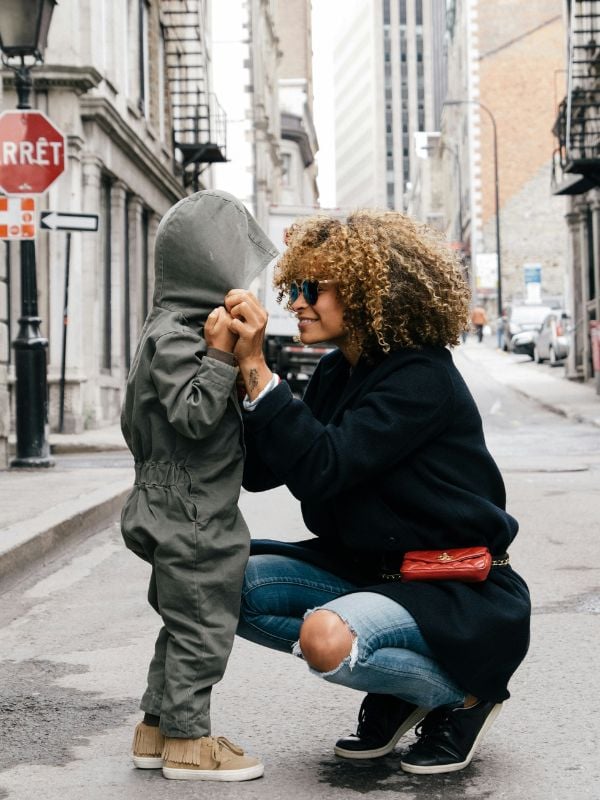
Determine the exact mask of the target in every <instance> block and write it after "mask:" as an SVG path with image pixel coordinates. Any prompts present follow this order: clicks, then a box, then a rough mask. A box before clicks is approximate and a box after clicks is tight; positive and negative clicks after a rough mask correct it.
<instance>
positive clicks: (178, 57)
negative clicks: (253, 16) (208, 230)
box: [161, 0, 227, 191]
mask: <svg viewBox="0 0 600 800" xmlns="http://www.w3.org/2000/svg"><path fill="white" fill-rule="evenodd" d="M201 2H202V0H162V3H161V17H162V24H163V31H164V41H165V59H166V69H167V80H168V84H169V94H170V97H171V109H172V122H173V144H174V147H175V148H176V149H177V150H179V153H180V155H181V166H182V168H183V180H184V185H185V186H190V185H192V187H193V190H194V191H197V190H198V189H199V188H200V185H199V177H200V175H201V174H202V172H203V171H204V170H205V169H206V168H207V167H208V166H209V165H210V164H214V163H216V162H223V161H227V157H226V136H227V117H226V115H225V112H224V111H223V109H222V108H221V106H220V105H219V103H218V101H217V98H216V96H215V95H214V94H213V93H212V92H209V91H208V85H207V83H208V65H207V56H206V45H205V39H204V31H203V30H202V29H201V8H200V6H201Z"/></svg>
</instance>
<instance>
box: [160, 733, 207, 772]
mask: <svg viewBox="0 0 600 800" xmlns="http://www.w3.org/2000/svg"><path fill="white" fill-rule="evenodd" d="M201 741H202V739H172V738H171V737H169V736H167V737H166V739H165V746H164V749H163V754H162V755H163V761H164V762H165V763H166V762H167V761H169V762H171V763H172V764H193V765H194V766H195V767H199V766H201V764H200V753H201V747H200V742H201Z"/></svg>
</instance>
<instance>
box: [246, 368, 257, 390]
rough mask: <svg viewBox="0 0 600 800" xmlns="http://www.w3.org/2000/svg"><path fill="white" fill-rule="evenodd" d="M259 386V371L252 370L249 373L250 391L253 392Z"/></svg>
mask: <svg viewBox="0 0 600 800" xmlns="http://www.w3.org/2000/svg"><path fill="white" fill-rule="evenodd" d="M257 386H258V370H257V369H251V370H250V372H249V373H248V390H249V391H250V392H253V391H254V390H255V389H256V388H257Z"/></svg>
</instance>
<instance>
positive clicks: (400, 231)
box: [274, 210, 469, 354]
mask: <svg viewBox="0 0 600 800" xmlns="http://www.w3.org/2000/svg"><path fill="white" fill-rule="evenodd" d="M286 243H287V245H288V248H287V250H286V251H285V253H284V254H283V255H282V256H281V258H280V260H279V262H278V264H277V269H276V272H275V278H274V283H275V286H276V287H277V288H278V289H279V301H280V302H281V300H282V299H283V298H284V297H285V296H286V295H287V294H288V293H289V287H290V283H291V282H292V281H294V280H296V281H301V280H303V279H304V278H309V279H321V280H325V279H329V280H335V281H336V282H337V290H338V294H339V297H340V299H341V302H342V305H343V308H344V321H345V324H346V328H347V330H348V333H349V335H350V338H351V341H352V344H353V345H355V346H356V347H357V348H358V349H359V350H360V351H361V352H364V353H365V354H375V353H376V352H378V351H383V352H384V353H387V352H389V351H390V350H397V349H399V348H402V347H420V346H423V345H428V344H429V345H441V346H446V345H455V344H458V342H459V337H460V334H461V333H462V332H463V331H464V330H465V329H466V327H467V324H468V309H469V290H468V287H467V285H466V283H465V280H464V278H463V275H462V266H461V263H460V261H459V259H458V256H457V255H456V254H455V253H454V252H453V251H452V250H451V249H450V248H449V246H448V245H447V243H445V242H444V241H443V240H442V239H441V237H440V236H439V234H437V233H436V232H434V231H433V230H431V229H430V228H428V227H427V226H425V225H422V224H421V223H419V222H417V221H416V220H414V219H411V218H410V217H407V216H405V215H404V214H399V213H397V212H394V211H375V210H361V211H356V212H354V213H353V214H351V215H350V216H349V217H348V219H347V221H346V222H343V221H341V220H339V219H336V218H333V217H327V216H318V217H310V218H307V219H305V220H302V221H300V222H297V223H295V224H294V225H293V226H292V227H291V228H290V229H288V231H287V234H286Z"/></svg>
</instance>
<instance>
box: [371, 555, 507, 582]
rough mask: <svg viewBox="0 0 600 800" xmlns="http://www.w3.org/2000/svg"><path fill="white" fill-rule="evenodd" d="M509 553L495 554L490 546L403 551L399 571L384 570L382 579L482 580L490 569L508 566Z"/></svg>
mask: <svg viewBox="0 0 600 800" xmlns="http://www.w3.org/2000/svg"><path fill="white" fill-rule="evenodd" d="M508 563H509V558H508V554H506V553H505V554H504V555H503V556H501V557H500V558H496V559H494V558H492V554H491V553H490V551H489V550H488V548H487V547H458V548H454V549H451V550H411V551H409V552H408V553H405V554H404V559H403V561H402V565H401V567H400V572H398V573H382V575H381V577H382V578H383V580H396V581H397V580H403V581H462V582H463V583H479V582H481V581H484V580H485V579H486V578H487V576H488V575H489V572H490V569H491V568H492V567H493V566H495V567H501V566H506V565H507V564H508Z"/></svg>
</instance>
